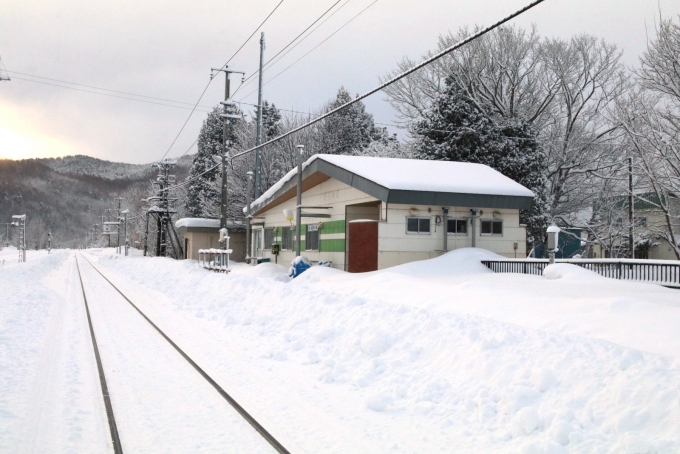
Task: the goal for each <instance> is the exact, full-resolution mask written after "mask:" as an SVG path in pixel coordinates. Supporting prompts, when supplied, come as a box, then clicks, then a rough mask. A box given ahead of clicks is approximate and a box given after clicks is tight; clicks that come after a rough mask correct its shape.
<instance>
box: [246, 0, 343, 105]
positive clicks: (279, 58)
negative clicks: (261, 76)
mask: <svg viewBox="0 0 680 454" xmlns="http://www.w3.org/2000/svg"><path fill="white" fill-rule="evenodd" d="M350 1H351V0H346V1H345V3H343V4H342V5H340V7H339V8H338V9H336V10H335V11H333V13H332V14H331V15H330V16H328V17H327V18H325V19H324V20H323V21H322V22H321V23H320V24H318V25H317V26H316V27H314V29H313V30H312V31H310V32H309V33H307V35H305V36H304V37H303V38H302V39H301V40H299V41H298V42H297V43H295V45H294V46H293V47H291V48H290V49H288V50H287V51H286V52H284V53H283V54H282V55H280V56H279V57H278V58H277V59H276V60H275V61H273V60H274V58H276V57H274V58H271V59H269V61H268V62H267V63H265V64H264V66H267V68H266V69H263V70H262V72H264V71H266V70H268V69H270V68H271V67H272V66H274V65H275V64H276V63H278V62H279V61H281V59H282V58H283V57H285V56H286V55H288V54H289V53H290V52H291V51H292V50H293V49H295V48H296V47H297V46H299V45H300V44H302V43H303V42H304V40H306V39H307V38H309V37H310V36H312V34H313V33H314V32H315V31H317V30H318V29H319V28H320V27H321V26H322V25H323V24H325V23H326V22H327V21H328V20H329V19H330V18H332V17H333V16H335V15H336V14H337V13H338V12H339V11H340V10H341V9H342V8H344V7H345V6H346V5H347V4H348V3H349V2H350ZM280 53H281V52H279V54H280ZM277 55H278V54H277ZM251 79H252V77H248V78H247V79H246V80H245V81H244V82H243V85H242V86H241V87H239V90H240V89H241V88H242V87H244V86H246V85H250V83H252V82H253V81H254V80H255V79H252V80H251ZM237 91H238V90H237ZM234 94H236V93H234ZM250 94H252V92H251V93H249V94H248V95H250Z"/></svg>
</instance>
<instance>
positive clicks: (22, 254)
mask: <svg viewBox="0 0 680 454" xmlns="http://www.w3.org/2000/svg"><path fill="white" fill-rule="evenodd" d="M12 219H14V221H12V225H13V226H14V227H18V228H19V241H18V243H17V249H19V262H20V263H21V262H25V261H26V215H25V214H15V215H14V216H12Z"/></svg>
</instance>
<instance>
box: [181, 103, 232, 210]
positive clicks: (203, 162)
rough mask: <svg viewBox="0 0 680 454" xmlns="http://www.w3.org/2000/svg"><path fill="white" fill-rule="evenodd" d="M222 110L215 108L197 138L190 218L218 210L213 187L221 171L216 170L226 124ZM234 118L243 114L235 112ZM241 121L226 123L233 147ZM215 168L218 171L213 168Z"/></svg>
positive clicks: (188, 207) (216, 191)
mask: <svg viewBox="0 0 680 454" xmlns="http://www.w3.org/2000/svg"><path fill="white" fill-rule="evenodd" d="M222 112H223V111H222V109H221V108H217V107H216V108H214V109H213V111H212V112H210V113H209V114H208V117H207V118H206V119H205V121H204V122H203V126H202V127H201V131H200V133H199V135H198V144H197V145H198V152H197V153H196V154H195V155H194V159H193V164H192V166H191V171H190V172H189V179H191V183H189V185H188V187H187V198H186V204H185V207H186V213H187V216H190V217H198V218H200V217H209V216H208V211H210V210H211V207H212V206H219V199H220V191H219V185H218V186H217V188H216V187H215V185H214V184H213V183H214V182H215V181H216V180H217V179H219V178H220V168H219V167H215V164H216V161H215V159H214V158H215V157H219V156H221V155H222V149H223V144H222V136H223V128H224V124H223V120H222V119H221V118H220V116H219V115H220V113H222ZM230 113H232V114H237V113H240V112H239V111H237V110H236V109H233V108H232V110H231V111H230ZM239 123H242V122H241V121H240V120H236V121H235V120H231V121H229V122H227V125H228V126H227V139H228V140H229V142H230V143H231V144H232V145H236V144H238V141H239V135H238V128H239V127H240V125H239ZM213 167H215V168H213Z"/></svg>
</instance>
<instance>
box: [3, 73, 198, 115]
mask: <svg viewBox="0 0 680 454" xmlns="http://www.w3.org/2000/svg"><path fill="white" fill-rule="evenodd" d="M9 72H10V73H12V74H19V75H21V76H28V77H33V78H35V79H43V80H49V81H52V82H59V83H62V84H68V85H76V86H78V87H85V88H93V89H95V90H101V91H109V92H111V93H119V94H122V95H130V96H137V97H138V98H146V99H153V100H156V101H167V102H172V103H175V104H185V105H187V106H193V104H192V103H189V102H183V101H175V100H173V99H166V98H156V97H154V96H147V95H138V94H137V93H130V92H127V91H119V90H112V89H110V88H102V87H95V86H93V85H85V84H79V83H77V82H67V81H65V80H59V79H51V78H49V77H43V76H36V75H35V74H27V73H20V72H18V71H9ZM22 80H27V79H22ZM31 82H36V81H31ZM62 88H70V87H62ZM199 107H205V108H211V107H210V106H199Z"/></svg>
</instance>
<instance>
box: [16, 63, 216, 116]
mask: <svg viewBox="0 0 680 454" xmlns="http://www.w3.org/2000/svg"><path fill="white" fill-rule="evenodd" d="M13 74H14V72H13ZM16 74H18V73H16ZM13 78H14V79H17V80H23V81H24V82H33V83H35V84H41V85H49V86H52V87H59V88H67V89H69V90H76V91H81V92H84V93H91V94H94V95H101V96H108V97H110V98H118V99H127V100H128V101H137V102H143V103H146V104H155V105H157V106H165V107H174V108H176V109H185V110H189V109H190V108H189V107H183V106H174V105H172V104H166V103H161V102H155V101H147V100H144V99H135V98H128V97H126V96H120V95H113V94H110V93H100V92H97V91H92V90H85V89H83V88H76V87H67V86H64V85H58V84H52V83H49V82H42V81H39V80H31V79H25V78H23V77H17V76H14V77H13ZM111 91H113V90H111ZM133 96H137V95H133ZM152 99H153V98H152ZM171 102H177V101H171ZM182 104H186V103H182ZM201 107H207V106H201ZM199 111H200V112H210V111H209V110H202V109H199Z"/></svg>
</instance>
